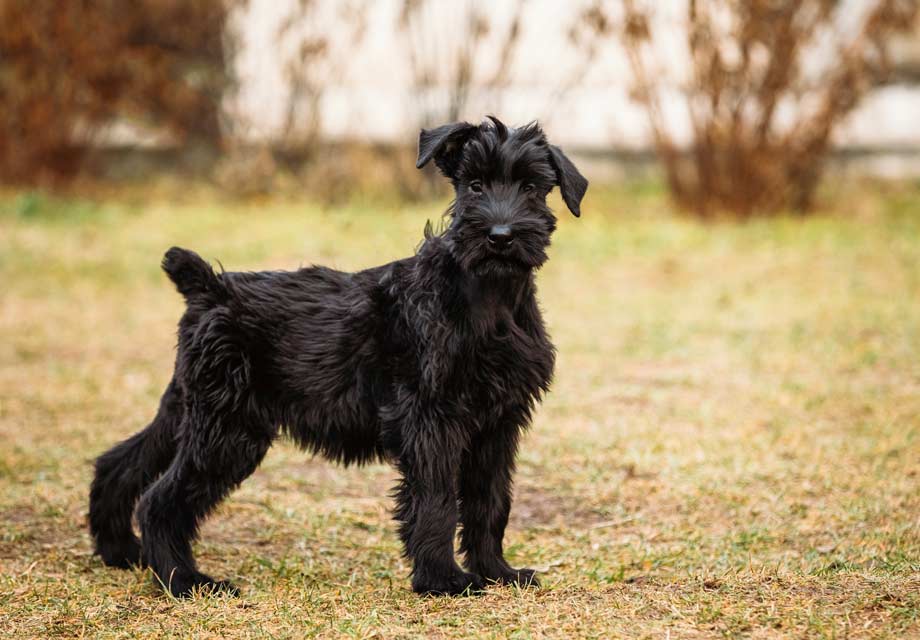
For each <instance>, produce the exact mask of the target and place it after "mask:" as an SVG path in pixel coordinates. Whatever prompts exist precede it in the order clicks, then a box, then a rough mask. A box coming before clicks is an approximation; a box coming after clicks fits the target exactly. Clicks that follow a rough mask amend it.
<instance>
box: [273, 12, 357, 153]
mask: <svg viewBox="0 0 920 640" xmlns="http://www.w3.org/2000/svg"><path fill="white" fill-rule="evenodd" d="M367 9H368V2H367V0H348V1H343V2H335V3H328V2H327V3H324V2H320V0H297V5H296V7H295V9H294V11H292V12H291V14H290V15H288V16H287V18H286V19H285V20H284V21H283V22H282V24H281V27H280V29H279V30H278V39H279V41H280V42H281V43H282V46H285V47H286V48H287V49H288V50H289V51H287V52H282V55H284V76H285V80H286V81H287V85H288V89H289V92H288V98H287V105H286V109H285V121H284V128H283V131H282V134H281V146H282V147H283V148H284V149H285V150H287V151H288V152H289V153H294V154H297V155H300V154H303V153H309V151H310V150H312V149H313V148H315V146H316V143H317V140H318V137H319V132H320V129H321V126H322V122H321V109H320V101H321V100H322V97H323V94H324V92H325V90H326V88H327V87H328V86H329V85H330V84H331V83H332V82H333V81H334V80H335V78H336V77H337V76H339V75H340V74H342V73H343V72H344V65H345V63H346V62H347V61H348V59H349V57H348V56H347V55H346V53H345V51H346V50H347V49H350V48H352V47H353V46H354V45H356V44H358V43H359V42H360V40H361V38H362V37H363V36H364V33H365V30H366V28H367V24H366V11H367ZM333 38H335V40H333Z"/></svg>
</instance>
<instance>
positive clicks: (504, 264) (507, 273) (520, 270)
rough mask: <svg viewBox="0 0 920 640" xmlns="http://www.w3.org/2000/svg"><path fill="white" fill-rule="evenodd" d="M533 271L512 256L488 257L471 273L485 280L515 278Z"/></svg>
mask: <svg viewBox="0 0 920 640" xmlns="http://www.w3.org/2000/svg"><path fill="white" fill-rule="evenodd" d="M532 269H533V267H531V266H530V265H528V264H526V263H524V262H521V261H520V260H517V259H516V258H514V257H512V256H502V255H487V256H485V258H483V259H482V260H479V261H478V262H477V263H476V264H474V265H473V267H472V269H471V271H472V272H473V274H474V275H477V276H479V277H483V278H514V277H519V276H523V275H527V274H528V273H530V271H531V270H532Z"/></svg>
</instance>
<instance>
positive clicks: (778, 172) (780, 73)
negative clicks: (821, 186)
mask: <svg viewBox="0 0 920 640" xmlns="http://www.w3.org/2000/svg"><path fill="white" fill-rule="evenodd" d="M870 4H871V6H867V5H870ZM618 6H621V7H622V13H621V14H616V11H615V7H611V6H608V4H607V3H605V2H603V1H600V2H596V3H594V4H593V5H592V6H591V7H590V8H589V9H588V10H586V11H585V12H584V13H583V14H582V24H583V25H584V26H585V27H586V28H588V29H590V30H593V31H594V32H595V33H596V34H602V35H603V34H607V35H617V36H619V37H620V38H621V41H622V43H623V45H624V47H625V51H626V54H627V57H628V60H629V66H630V68H631V70H632V75H633V82H634V84H633V87H632V89H633V95H634V97H635V98H636V100H638V102H639V103H640V104H641V105H642V106H643V107H644V108H645V110H646V112H647V115H648V120H649V123H650V128H651V132H652V135H653V137H654V143H655V146H656V148H657V151H658V154H659V157H660V159H661V161H662V164H663V166H664V171H665V174H666V177H667V181H668V184H669V186H670V190H671V193H672V195H673V197H674V199H675V200H676V202H677V203H678V204H679V205H680V206H681V207H683V208H685V209H687V210H689V211H692V212H695V213H696V214H698V215H700V216H703V217H706V216H711V215H715V214H718V213H720V212H731V213H734V214H735V215H739V216H749V215H753V214H757V213H765V212H774V211H780V210H785V209H792V210H795V211H807V210H808V209H809V208H810V207H811V206H812V204H813V200H814V193H815V189H816V187H817V184H818V181H819V178H820V177H821V175H822V171H823V169H824V165H825V161H826V159H827V156H828V152H829V148H830V145H831V141H832V135H833V133H834V131H835V129H836V128H837V127H838V126H839V125H840V124H841V122H842V121H843V120H844V118H845V117H846V116H847V115H848V114H849V113H850V112H851V111H852V110H853V109H854V108H855V107H856V106H857V105H858V104H859V102H860V100H861V99H862V98H863V97H864V96H865V95H866V94H867V92H868V91H870V90H871V89H872V88H873V87H874V86H876V85H877V84H878V83H880V82H882V81H883V80H884V79H885V77H886V73H887V72H888V70H889V64H888V51H887V42H886V41H887V39H888V37H889V36H890V35H892V34H893V33H897V32H900V31H904V30H907V29H909V28H911V26H912V25H913V24H914V20H915V19H916V16H917V2H916V0H873V1H872V2H871V3H864V4H863V5H862V7H854V6H853V5H852V4H850V3H843V2H839V1H835V0H688V1H687V5H686V28H685V34H686V52H687V60H688V66H689V71H688V75H687V78H686V80H685V83H684V85H683V86H682V87H681V93H682V100H683V102H684V104H685V106H686V109H687V113H688V115H689V122H690V132H691V137H690V141H689V144H688V145H686V146H685V148H682V147H683V145H682V144H681V142H680V141H679V140H677V139H676V137H675V135H674V133H673V129H672V128H670V127H669V124H668V122H666V118H665V114H664V101H665V100H666V99H668V98H667V97H666V94H667V90H668V87H667V86H666V83H667V80H668V78H669V77H673V76H669V74H668V73H667V71H666V70H663V69H662V68H661V66H655V64H654V62H653V57H654V53H655V51H656V48H658V47H660V45H661V43H662V35H661V34H660V33H658V31H661V30H662V26H661V22H660V21H657V22H656V17H655V15H654V14H653V10H652V9H651V3H650V2H647V3H644V4H643V3H642V2H641V0H624V1H623V2H622V4H618ZM861 8H863V9H865V11H864V13H863V14H862V15H857V16H855V17H858V18H859V19H858V21H855V22H856V23H855V26H853V24H852V23H853V22H854V21H853V20H852V19H853V18H854V14H853V13H852V12H853V11H854V10H857V11H858V10H859V9H861ZM847 10H848V11H850V14H845V13H844V12H845V11H847ZM848 24H849V28H848V27H847V25H848ZM674 62H675V61H674V60H671V63H672V65H673V64H674ZM677 62H680V61H677Z"/></svg>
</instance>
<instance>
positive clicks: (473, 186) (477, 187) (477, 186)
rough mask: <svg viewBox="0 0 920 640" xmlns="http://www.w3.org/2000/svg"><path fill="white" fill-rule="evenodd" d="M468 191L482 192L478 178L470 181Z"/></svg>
mask: <svg viewBox="0 0 920 640" xmlns="http://www.w3.org/2000/svg"><path fill="white" fill-rule="evenodd" d="M470 191H472V192H473V193H482V183H481V182H480V181H479V180H474V181H473V182H471V183H470Z"/></svg>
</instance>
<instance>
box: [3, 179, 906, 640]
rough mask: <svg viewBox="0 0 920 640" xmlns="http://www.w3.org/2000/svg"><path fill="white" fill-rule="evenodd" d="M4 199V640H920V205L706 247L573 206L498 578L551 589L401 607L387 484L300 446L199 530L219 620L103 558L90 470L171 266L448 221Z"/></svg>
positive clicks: (627, 205) (168, 300) (299, 208)
mask: <svg viewBox="0 0 920 640" xmlns="http://www.w3.org/2000/svg"><path fill="white" fill-rule="evenodd" d="M187 200H188V201H187V202H185V203H184V204H183V203H173V204H168V203H160V202H159V201H157V200H154V201H153V202H150V201H147V200H145V199H143V198H141V197H136V198H135V197H130V196H122V197H119V198H117V199H114V200H112V201H109V202H108V203H107V204H103V205H97V204H92V203H87V202H79V201H66V202H54V201H49V200H47V199H43V198H41V197H38V198H35V197H30V196H13V195H7V196H4V197H2V199H0V282H2V289H0V305H2V306H0V363H2V367H0V442H2V443H3V444H2V449H0V629H3V630H4V635H8V636H10V637H52V636H59V637H74V636H99V637H132V636H148V635H156V636H180V637H187V636H195V637H231V636H232V637H250V636H252V637H263V636H264V637H287V636H295V637H299V636H324V637H340V636H346V637H350V636H355V637H382V638H397V637H434V638H437V637H501V638H504V637H508V638H541V637H564V638H568V637H597V638H607V637H628V638H636V637H647V638H667V637H670V638H698V637H700V638H702V637H707V638H708V637H721V636H726V637H751V638H774V637H878V638H881V637H890V638H906V637H918V636H920V519H918V518H920V516H918V514H920V418H918V416H920V365H918V362H920V359H918V354H920V218H918V216H917V207H918V203H920V196H918V193H917V191H916V190H913V191H911V190H906V191H897V192H894V193H890V194H887V195H885V196H884V197H883V196H882V195H880V194H876V195H874V196H872V197H868V198H862V199H860V200H859V201H858V202H855V203H854V201H853V200H849V199H847V200H844V201H843V202H845V203H846V204H842V205H841V206H840V209H841V211H840V214H839V215H834V214H826V215H819V216H816V217H813V218H810V219H805V220H802V219H792V218H780V219H774V220H770V221H752V222H749V223H746V224H742V225H727V224H716V225H711V226H703V225H700V224H698V223H695V222H692V221H687V220H682V219H679V218H674V217H672V216H670V215H669V214H668V213H667V212H666V211H664V210H663V205H662V204H661V203H662V202H663V201H664V199H663V197H661V196H660V195H658V193H657V192H655V193H652V194H651V195H648V194H645V193H644V192H640V191H632V192H619V193H606V194H605V193H602V192H600V191H598V192H596V193H594V194H592V196H589V204H588V206H587V207H586V211H585V215H584V216H583V218H582V219H581V220H579V221H575V220H572V219H564V220H562V222H561V225H560V229H559V232H558V233H557V242H556V245H555V246H554V248H553V259H552V260H551V261H550V263H549V264H548V265H547V267H546V269H545V271H544V272H543V273H542V274H541V275H540V284H541V294H542V299H543V304H544V307H545V309H546V312H547V316H548V320H549V323H550V325H551V329H552V333H553V335H554V337H555V340H556V342H557V345H558V347H559V366H558V372H557V379H556V382H555V386H554V390H553V393H552V394H551V395H550V397H549V398H548V399H547V401H546V402H545V404H544V406H543V408H542V409H541V410H540V412H539V413H538V415H537V418H536V422H535V424H534V426H533V429H532V430H531V432H530V434H529V435H528V437H527V438H526V440H525V443H524V446H523V451H522V455H521V460H520V471H519V474H518V483H517V500H516V503H515V508H514V512H513V518H512V524H511V526H510V529H509V533H508V536H507V546H508V548H509V553H510V556H511V558H512V559H513V560H514V561H515V562H517V563H522V564H523V563H527V564H531V565H535V566H538V567H541V568H542V569H543V571H544V573H543V579H544V583H545V586H544V587H543V588H542V589H539V590H527V591H517V590H514V589H492V590H490V591H489V593H488V594H487V595H485V596H482V597H477V598H471V599H462V598H460V599H420V598H417V597H416V596H414V595H413V594H412V593H411V592H410V591H409V589H408V579H407V575H408V566H407V564H406V562H405V561H403V560H402V559H400V557H399V545H398V542H397V539H396V536H395V533H394V527H393V525H392V522H391V521H390V517H389V514H388V507H389V502H388V500H387V498H386V493H387V488H388V486H389V484H390V483H391V481H392V478H393V474H392V472H391V471H390V470H389V469H387V468H385V467H382V466H373V467H368V468H364V469H358V470H354V469H353V470H341V469H337V468H334V467H332V466H330V465H328V464H327V463H325V462H323V461H321V460H318V459H311V458H310V457H309V456H307V455H305V454H303V453H300V452H298V451H297V450H295V449H294V448H292V447H290V446H288V445H281V446H278V447H276V448H275V449H273V450H272V452H270V454H269V456H268V458H267V460H266V462H265V464H264V465H263V466H262V468H261V469H260V470H259V471H258V472H257V473H256V474H255V475H254V476H253V477H252V478H251V479H250V480H249V481H248V482H247V483H246V484H245V485H244V486H243V487H242V488H241V489H240V490H239V491H238V492H237V493H236V494H235V495H234V496H233V497H232V498H231V499H230V500H229V501H228V502H227V503H226V504H225V505H224V506H223V507H222V508H221V509H220V510H219V512H218V513H217V515H216V516H215V517H214V518H212V519H211V520H210V521H209V522H208V523H207V525H206V526H205V527H204V531H203V536H202V541H201V542H200V543H199V545H198V553H199V556H200V560H201V563H202V565H203V566H204V567H206V568H207V570H208V571H209V572H212V573H214V574H216V575H218V576H219V577H228V578H232V579H234V580H236V581H237V583H238V584H240V585H241V586H242V588H243V597H242V598H239V599H227V598H223V597H218V598H199V599H195V600H192V601H184V602H180V601H173V600H170V599H167V598H166V597H165V596H163V595H162V594H160V593H159V592H158V591H157V589H155V588H154V587H153V586H152V584H151V581H150V577H149V575H148V574H147V573H145V572H143V571H136V572H133V573H131V572H128V573H125V572H119V571H114V570H110V569H106V568H104V567H102V565H101V563H100V562H99V561H98V559H96V558H94V557H92V555H91V546H90V541H89V537H88V535H87V533H86V526H85V512H86V493H87V485H88V482H89V479H90V472H91V469H90V461H91V459H92V457H93V456H95V455H97V454H98V453H99V452H100V451H102V450H103V449H105V448H106V447H108V446H109V445H111V444H112V443H114V442H115V441H116V440H118V439H120V438H123V437H125V436H127V435H128V434H130V433H131V432H133V431H134V430H136V429H138V428H139V427H140V426H142V425H143V424H144V422H145V421H146V420H147V419H149V417H150V415H151V412H152V411H153V409H154V407H155V403H156V400H157V397H158V394H159V392H160V390H161V388H162V387H163V386H164V384H165V382H166V380H167V378H168V376H169V372H170V364H171V360H172V357H173V351H172V348H173V331H174V323H175V320H176V318H177V317H178V314H179V312H180V310H181V302H180V299H179V297H178V295H176V294H175V293H174V292H173V291H172V290H171V288H170V286H169V283H168V282H167V281H166V279H165V278H164V277H163V276H162V275H161V274H160V273H159V270H158V266H157V265H158V262H159V258H160V255H161V254H162V251H163V250H164V249H165V248H166V247H168V246H169V245H171V244H173V243H178V244H184V245H188V246H192V247H194V248H196V249H198V250H200V251H201V252H202V253H203V254H204V255H205V256H208V257H219V258H220V259H221V260H222V261H223V263H224V264H225V265H227V267H228V268H251V269H256V268H282V267H286V268H290V267H295V266H297V265H298V264H300V263H302V262H303V263H309V262H321V263H327V264H331V265H334V266H338V267H341V268H348V269H352V268H360V267H364V266H369V265H371V264H374V263H378V262H380V261H383V260H387V259H391V258H395V257H397V256H400V255H403V254H405V253H406V252H408V251H410V250H411V249H412V247H413V246H414V244H415V243H416V242H417V239H418V238H419V237H420V232H421V228H422V225H423V223H424V220H425V219H426V218H427V217H429V216H432V215H435V213H436V211H437V206H439V205H434V206H432V205H429V206H425V207H416V208H399V207H392V208H387V209H386V210H383V211H381V210H379V209H378V208H375V207H372V206H364V205H352V206H347V207H343V208H339V209H335V210H327V211H321V210H319V209H317V208H315V207H312V206H309V205H301V204H285V203H281V202H264V203H260V204H258V205H256V204H252V205H230V204H224V203H221V202H219V201H216V200H212V199H209V198H206V197H197V196H196V197H191V198H188V199H187Z"/></svg>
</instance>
